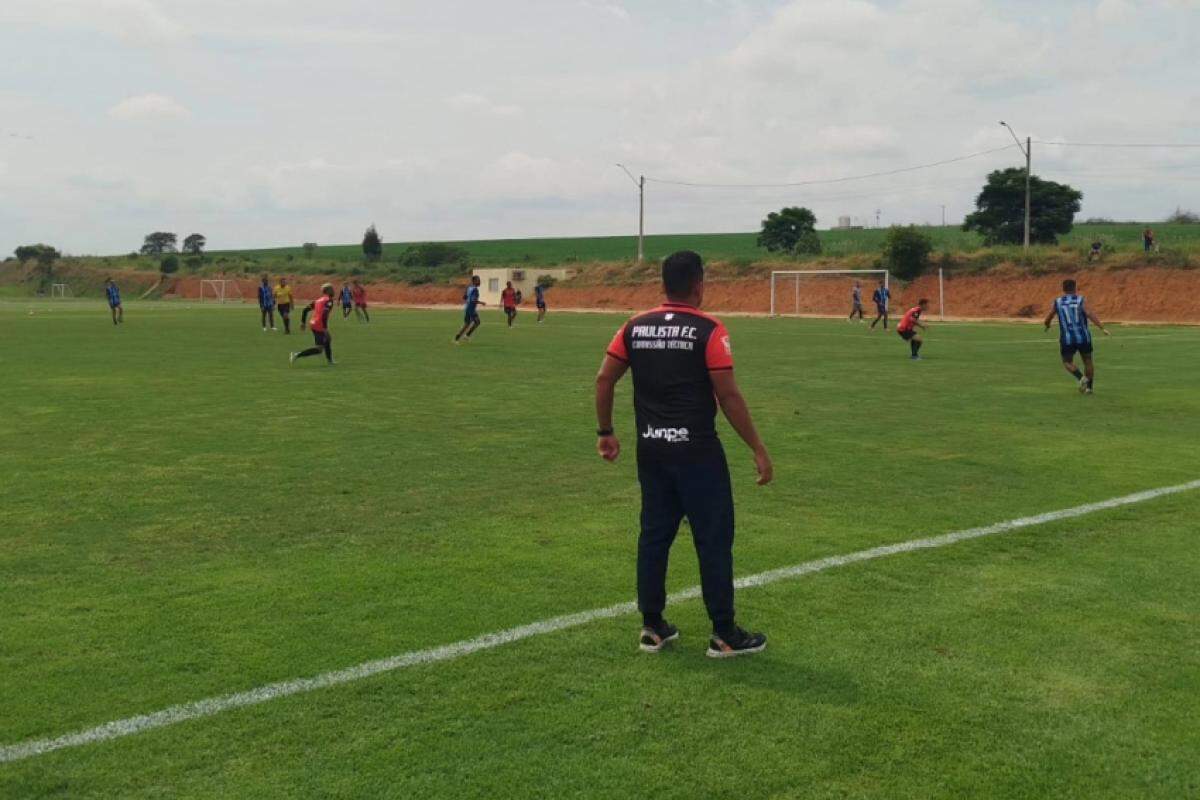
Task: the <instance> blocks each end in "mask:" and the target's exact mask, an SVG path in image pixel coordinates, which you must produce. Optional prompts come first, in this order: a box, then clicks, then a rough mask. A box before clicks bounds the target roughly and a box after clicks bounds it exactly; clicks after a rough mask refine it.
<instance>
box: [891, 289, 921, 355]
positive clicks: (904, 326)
mask: <svg viewBox="0 0 1200 800" xmlns="http://www.w3.org/2000/svg"><path fill="white" fill-rule="evenodd" d="M927 308H929V301H928V300H926V299H925V298H924V297H922V298H921V299H920V300H919V301H917V304H916V305H915V306H913V307H912V308H910V309H909V310H908V313H907V314H905V315H904V316H903V317H902V318H901V319H900V324H899V325H897V326H896V333H898V334H900V338H901V339H903V340H904V341H906V342H908V346H909V347H910V348H911V349H912V360H913V361H920V360H921V356H920V355H919V353H920V352H921V345H922V344H924V343H925V341H924V340H923V339H922V338H921V334H919V333H917V328H920V329H921V330H926V328H925V323H923V322H921V315H922V314H924V313H925V310H926V309H927ZM884 324H885V325H886V324H887V323H884Z"/></svg>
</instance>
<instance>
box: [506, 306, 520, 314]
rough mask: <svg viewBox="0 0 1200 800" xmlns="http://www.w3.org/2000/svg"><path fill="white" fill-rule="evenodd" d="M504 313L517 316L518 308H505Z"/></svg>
mask: <svg viewBox="0 0 1200 800" xmlns="http://www.w3.org/2000/svg"><path fill="white" fill-rule="evenodd" d="M504 313H505V314H515V313H517V307H516V306H505V307H504Z"/></svg>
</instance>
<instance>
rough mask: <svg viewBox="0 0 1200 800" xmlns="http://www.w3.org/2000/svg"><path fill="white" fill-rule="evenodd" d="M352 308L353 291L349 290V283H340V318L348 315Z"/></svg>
mask: <svg viewBox="0 0 1200 800" xmlns="http://www.w3.org/2000/svg"><path fill="white" fill-rule="evenodd" d="M353 309H354V292H352V291H351V290H350V284H348V283H343V284H342V319H345V318H346V317H348V316H350V312H351V311H352V310H353Z"/></svg>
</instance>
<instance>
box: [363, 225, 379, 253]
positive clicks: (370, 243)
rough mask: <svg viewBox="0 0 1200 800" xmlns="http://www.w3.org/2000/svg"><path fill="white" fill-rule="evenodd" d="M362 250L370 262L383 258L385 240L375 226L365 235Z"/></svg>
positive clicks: (368, 229)
mask: <svg viewBox="0 0 1200 800" xmlns="http://www.w3.org/2000/svg"><path fill="white" fill-rule="evenodd" d="M362 249H363V255H364V256H366V258H367V260H368V261H378V260H379V259H380V258H381V257H382V256H383V240H382V239H380V238H379V232H378V231H376V230H375V226H374V225H372V226H371V227H369V228H367V231H366V233H364V234H363V241H362Z"/></svg>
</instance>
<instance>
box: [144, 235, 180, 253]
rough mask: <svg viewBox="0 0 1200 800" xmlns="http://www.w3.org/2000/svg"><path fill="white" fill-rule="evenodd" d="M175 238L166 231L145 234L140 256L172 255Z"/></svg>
mask: <svg viewBox="0 0 1200 800" xmlns="http://www.w3.org/2000/svg"><path fill="white" fill-rule="evenodd" d="M176 240H177V237H176V236H175V234H173V233H168V232H167V231H155V232H154V233H147V234H146V238H145V239H144V240H143V241H142V251H141V252H142V255H144V256H161V255H162V254H163V253H174V252H175V242H176Z"/></svg>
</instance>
